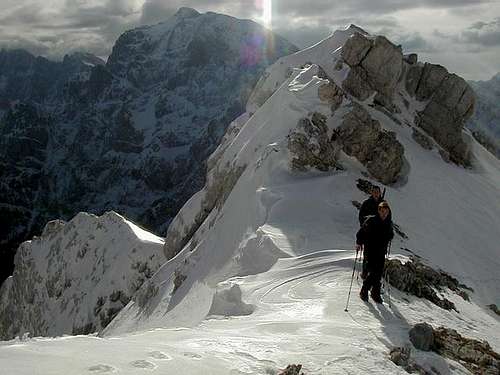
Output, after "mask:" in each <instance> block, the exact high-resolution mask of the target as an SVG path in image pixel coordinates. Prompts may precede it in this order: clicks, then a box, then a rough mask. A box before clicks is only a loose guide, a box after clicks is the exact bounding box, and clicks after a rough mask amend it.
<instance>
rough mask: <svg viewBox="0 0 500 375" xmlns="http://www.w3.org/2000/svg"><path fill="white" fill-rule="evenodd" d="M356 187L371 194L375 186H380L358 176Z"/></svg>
mask: <svg viewBox="0 0 500 375" xmlns="http://www.w3.org/2000/svg"><path fill="white" fill-rule="evenodd" d="M356 187H357V188H358V189H359V190H361V191H362V192H363V193H365V194H371V193H372V190H373V188H374V187H378V186H377V185H375V184H372V183H371V182H370V181H368V180H363V179H362V178H358V179H357V181H356Z"/></svg>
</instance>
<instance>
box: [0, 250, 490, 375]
mask: <svg viewBox="0 0 500 375" xmlns="http://www.w3.org/2000/svg"><path fill="white" fill-rule="evenodd" d="M353 260H354V256H353V253H352V251H347V250H345V251H340V250H336V251H333V250H332V251H328V250H324V251H319V252H315V253H311V254H308V255H305V256H300V257H295V258H283V259H280V260H279V261H278V262H277V263H276V264H275V266H274V267H273V268H271V269H270V270H269V271H268V272H265V273H261V274H258V275H253V276H246V277H236V278H233V279H231V280H229V281H230V282H232V283H237V284H238V285H239V286H240V287H241V289H242V291H243V296H242V299H243V300H244V301H245V302H247V303H251V304H253V305H254V306H255V307H256V310H255V312H254V313H253V314H252V315H250V316H238V317H224V318H222V317H219V316H218V317H216V316H213V317H208V319H206V320H204V321H203V322H202V323H201V324H200V325H199V326H198V327H196V329H194V328H193V329H191V328H184V329H182V328H177V329H155V330H151V331H146V332H142V333H138V334H128V335H124V336H119V337H111V338H97V337H92V336H76V337H62V338H54V339H49V338H36V339H32V340H28V341H20V340H17V341H11V342H5V343H1V344H0V363H2V370H0V373H2V374H12V373H16V374H19V375H24V374H26V375H27V374H33V373H34V372H33V368H34V367H32V366H35V363H36V368H37V369H38V371H39V372H38V373H39V374H48V373H50V374H63V373H64V374H83V373H95V374H99V373H117V374H137V373H138V372H139V371H147V372H148V373H151V374H165V373H190V374H274V373H276V370H277V369H278V368H284V367H286V365H287V364H288V363H289V362H290V359H291V358H296V361H295V362H297V363H299V362H300V363H301V364H303V371H305V373H307V374H337V373H338V374H356V373H373V374H384V373H385V374H387V373H391V374H399V373H401V374H403V373H404V372H403V371H401V370H400V368H398V367H396V366H395V365H394V364H392V362H390V361H388V359H387V358H388V352H389V350H390V348H391V347H393V346H399V345H402V344H404V343H405V342H407V330H408V328H409V327H410V325H411V324H413V323H414V321H407V320H405V318H403V316H406V317H407V318H408V317H410V318H411V317H412V314H409V312H410V311H412V310H413V311H414V314H413V316H414V317H415V318H416V319H415V322H416V321H419V320H420V319H421V317H422V316H426V315H429V316H428V317H427V319H428V320H427V321H428V322H429V323H431V324H434V325H439V324H446V325H447V326H450V325H451V326H454V327H457V328H460V329H462V330H464V329H466V330H467V329H469V328H470V327H469V326H470V323H468V322H467V321H470V322H474V320H475V319H481V320H482V321H481V326H482V327H484V324H485V321H484V320H483V319H484V314H481V315H482V316H481V315H479V316H477V317H476V318H475V315H477V314H478V311H477V310H478V309H477V310H476V311H474V310H471V311H467V310H464V311H462V314H463V318H461V317H460V316H459V315H457V314H454V313H450V312H445V311H444V310H443V312H442V314H435V311H436V309H435V308H434V309H430V308H429V306H427V305H428V304H427V303H425V302H418V301H417V302H411V303H408V302H406V301H404V300H403V297H405V296H404V295H403V294H402V293H399V292H395V291H394V290H393V291H392V292H393V293H392V296H391V298H392V302H393V303H392V308H389V307H388V305H387V304H384V305H378V304H375V303H373V302H368V303H364V302H362V301H361V300H360V299H359V298H358V296H357V293H358V291H359V287H360V284H359V280H356V279H355V280H354V285H353V289H352V294H351V301H350V305H349V312H347V313H346V312H344V307H345V302H346V298H347V293H348V289H349V284H350V278H351V274H352V266H353ZM405 298H406V297H405ZM456 302H457V303H458V308H459V309H460V308H463V307H464V306H465V304H466V302H463V303H462V305H460V301H456ZM432 313H434V314H433V315H434V316H432ZM490 324H492V326H494V325H495V324H496V323H495V322H494V321H491V322H490ZM483 330H484V328H483ZM477 333H478V334H479V335H486V332H482V331H478V332H477ZM490 335H494V333H491V332H490ZM490 340H491V337H490ZM69 343H71V345H68V344H69ZM490 343H492V344H493V345H494V346H495V345H496V346H497V347H498V345H499V342H498V339H497V340H496V342H495V341H494V340H493V342H492V341H490ZM28 353H29V354H30V356H29V358H30V361H33V363H32V364H31V366H30V365H28V366H23V363H26V358H27V357H26V354H28ZM419 356H420V361H421V362H422V363H424V364H425V363H428V364H430V365H432V366H434V367H436V368H442V369H446V368H447V366H448V365H447V364H446V362H445V360H444V359H442V358H441V357H439V356H437V355H435V354H432V353H419ZM360 357H362V358H363V361H362V362H360V361H359V358H360ZM292 361H293V360H292ZM430 365H429V366H430ZM23 368H24V369H25V370H22V369H23ZM61 369H64V370H61ZM442 373H446V372H442Z"/></svg>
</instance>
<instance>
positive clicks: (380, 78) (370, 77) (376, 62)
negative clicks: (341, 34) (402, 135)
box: [342, 33, 403, 109]
mask: <svg viewBox="0 0 500 375" xmlns="http://www.w3.org/2000/svg"><path fill="white" fill-rule="evenodd" d="M342 58H343V60H344V61H345V63H347V65H349V66H350V67H351V69H350V71H349V75H348V76H347V78H346V79H345V80H344V82H343V86H342V87H343V88H344V89H345V90H346V91H347V92H348V93H350V94H351V95H353V96H354V97H356V98H357V99H360V100H366V99H367V98H368V97H369V96H370V95H372V94H373V93H374V92H377V94H376V96H375V100H376V101H377V102H379V103H381V104H382V105H384V106H385V107H387V108H390V109H391V108H392V98H393V96H394V93H395V90H396V86H397V83H398V81H399V79H400V76H401V74H402V72H403V54H402V52H401V47H400V46H396V45H394V44H393V43H391V42H390V41H389V40H388V39H387V38H385V37H383V36H376V37H374V38H371V37H367V36H364V35H362V34H360V33H354V34H353V35H352V36H351V38H349V39H348V40H347V42H346V43H345V44H344V46H343V47H342Z"/></svg>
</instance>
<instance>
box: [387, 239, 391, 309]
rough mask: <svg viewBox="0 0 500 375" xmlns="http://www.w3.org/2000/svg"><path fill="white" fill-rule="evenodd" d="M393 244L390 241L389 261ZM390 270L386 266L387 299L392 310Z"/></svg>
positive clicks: (388, 249)
mask: <svg viewBox="0 0 500 375" xmlns="http://www.w3.org/2000/svg"><path fill="white" fill-rule="evenodd" d="M391 243H392V241H389V246H388V248H387V259H388V260H389V255H390V254H391ZM388 270H389V268H388V267H387V266H386V268H385V277H386V278H387V297H388V300H389V308H391V283H390V280H389V278H390V274H389V272H388Z"/></svg>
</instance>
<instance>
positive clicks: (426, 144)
mask: <svg viewBox="0 0 500 375" xmlns="http://www.w3.org/2000/svg"><path fill="white" fill-rule="evenodd" d="M411 136H412V138H413V139H414V140H415V142H417V143H418V144H419V145H420V146H422V147H423V148H424V149H426V150H432V149H433V148H434V144H433V142H432V139H430V138H429V137H428V136H426V135H425V134H424V133H422V132H421V131H419V130H417V129H415V128H413V132H412V133H411Z"/></svg>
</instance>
